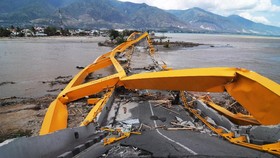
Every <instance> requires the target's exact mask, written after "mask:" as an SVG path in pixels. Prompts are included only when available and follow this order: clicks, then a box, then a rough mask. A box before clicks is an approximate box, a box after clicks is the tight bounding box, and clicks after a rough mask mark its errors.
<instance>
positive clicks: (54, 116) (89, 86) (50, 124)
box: [40, 33, 148, 135]
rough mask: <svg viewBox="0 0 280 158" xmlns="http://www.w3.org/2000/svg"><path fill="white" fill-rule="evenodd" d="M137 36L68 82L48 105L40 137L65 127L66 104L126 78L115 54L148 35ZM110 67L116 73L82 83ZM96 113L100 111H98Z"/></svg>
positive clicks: (109, 87)
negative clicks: (96, 72)
mask: <svg viewBox="0 0 280 158" xmlns="http://www.w3.org/2000/svg"><path fill="white" fill-rule="evenodd" d="M137 34H140V33H134V34H133V35H132V36H130V37H129V40H128V41H127V42H124V43H122V44H120V45H118V46H117V47H116V48H115V49H113V50H112V51H111V52H108V53H105V54H103V55H101V56H99V57H98V58H97V59H96V60H95V61H94V63H92V64H90V65H88V66H87V67H85V68H84V69H83V70H82V71H80V72H79V73H78V74H77V75H76V76H75V77H74V78H73V79H72V80H71V81H70V83H69V84H68V85H67V86H66V87H65V88H64V90H63V91H62V92H61V93H60V94H59V95H58V97H57V98H56V99H55V100H54V101H53V102H52V103H51V104H50V106H49V108H48V111H47V113H46V115H45V117H44V121H43V123H42V126H41V130H40V135H44V134H48V133H51V132H54V131H57V130H61V129H64V128H66V127H67V118H68V111H67V106H66V104H67V103H69V102H71V101H74V100H77V99H80V98H83V97H85V96H90V95H93V94H97V93H99V92H101V91H103V90H104V89H111V88H112V87H115V86H116V85H117V83H118V82H119V79H120V78H121V77H125V76H126V73H125V71H124V69H123V68H122V66H121V65H120V63H119V62H118V61H117V60H116V59H115V55H116V54H117V53H120V52H124V51H125V50H126V49H127V48H129V47H131V46H133V45H134V44H135V43H137V42H139V41H140V40H142V39H144V38H147V37H148V33H143V34H141V35H140V36H139V37H138V38H136V37H135V35H137ZM132 38H133V39H132ZM110 65H113V66H114V68H115V69H116V71H117V73H115V74H111V75H109V76H107V77H104V78H101V79H98V80H94V81H91V82H87V83H83V82H84V80H85V78H86V77H87V76H88V75H89V74H90V73H93V72H95V71H97V70H100V69H103V68H106V67H108V66H110ZM105 100H106V99H105ZM105 103H106V102H105V101H103V102H102V103H101V102H100V103H99V104H98V106H100V107H102V106H103V105H101V104H105ZM97 109H98V108H97ZM98 111H100V110H99V109H98ZM98 111H96V109H94V110H93V112H92V113H96V112H98ZM95 116H96V115H95ZM89 118H90V119H89ZM89 118H88V119H87V121H89V120H93V119H94V117H89Z"/></svg>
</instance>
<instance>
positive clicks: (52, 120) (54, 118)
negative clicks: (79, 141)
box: [40, 99, 68, 135]
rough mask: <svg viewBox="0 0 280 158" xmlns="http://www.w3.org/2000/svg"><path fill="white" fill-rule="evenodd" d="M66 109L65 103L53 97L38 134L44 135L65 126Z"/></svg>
mask: <svg viewBox="0 0 280 158" xmlns="http://www.w3.org/2000/svg"><path fill="white" fill-rule="evenodd" d="M67 117H68V111H67V107H66V105H64V104H63V103H62V102H60V101H59V100H58V99H55V100H54V101H53V102H52V103H51V105H50V106H49V108H48V111H47V113H46V115H45V118H44V121H43V124H42V127H41V130H40V135H45V134H48V133H51V132H54V131H57V130H60V129H64V128H66V127H67Z"/></svg>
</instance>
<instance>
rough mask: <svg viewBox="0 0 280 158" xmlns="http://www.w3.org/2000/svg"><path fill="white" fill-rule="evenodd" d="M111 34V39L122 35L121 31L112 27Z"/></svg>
mask: <svg viewBox="0 0 280 158" xmlns="http://www.w3.org/2000/svg"><path fill="white" fill-rule="evenodd" d="M109 36H110V38H111V40H114V39H116V38H117V37H119V36H120V33H119V32H118V31H116V30H113V29H112V30H110V31H109Z"/></svg>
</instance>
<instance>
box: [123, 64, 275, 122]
mask: <svg viewBox="0 0 280 158" xmlns="http://www.w3.org/2000/svg"><path fill="white" fill-rule="evenodd" d="M121 82H122V83H123V85H124V86H125V87H126V88H129V89H157V90H187V91H199V92H224V91H227V92H228V93H229V94H230V95H231V96H233V97H234V98H235V100H236V101H238V102H239V103H240V104H241V105H242V106H243V107H244V108H245V109H246V110H248V112H249V113H250V114H251V115H252V116H253V117H254V118H255V119H256V120H257V121H259V122H260V123H261V124H263V125H275V124H279V123H280V115H279V114H280V85H279V84H277V83H275V82H273V81H271V80H269V79H267V78H265V77H263V76H261V75H259V74H257V73H255V72H253V71H249V70H246V69H239V68H197V69H184V70H173V71H162V72H152V73H142V74H136V75H132V76H129V77H124V78H122V79H121Z"/></svg>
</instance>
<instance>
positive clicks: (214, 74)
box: [40, 33, 280, 154]
mask: <svg viewBox="0 0 280 158" xmlns="http://www.w3.org/2000/svg"><path fill="white" fill-rule="evenodd" d="M145 38H146V39H147V41H148V45H149V48H150V55H151V56H152V55H154V51H155V49H154V47H153V46H152V42H151V41H150V38H149V35H148V33H143V34H140V33H133V34H132V35H131V36H129V38H128V39H127V42H124V43H122V44H120V45H119V46H117V47H116V48H114V49H113V50H112V51H111V52H108V53H106V54H103V55H101V56H100V57H98V58H97V59H96V60H95V61H94V63H92V64H90V65H89V66H87V67H86V68H85V69H83V70H82V71H81V72H80V73H78V74H77V75H76V76H75V77H74V78H73V79H72V81H71V82H70V83H69V84H68V85H67V86H66V87H65V89H64V90H63V91H62V92H61V93H60V94H59V95H58V97H57V98H56V99H55V100H54V101H53V102H52V103H51V104H50V106H49V108H48V111H47V113H46V115H45V118H44V121H43V124H42V127H41V131H40V135H45V134H48V133H51V132H54V131H57V130H60V129H64V128H66V127H67V118H68V112H67V105H66V104H67V103H69V102H71V101H74V100H77V99H80V98H83V97H85V96H90V95H92V94H96V93H99V92H101V91H103V90H105V89H107V90H109V89H110V92H111V91H113V90H114V87H116V86H125V87H126V88H129V89H158V90H188V91H200V92H224V91H227V92H228V93H229V94H230V95H231V96H233V97H234V98H235V99H236V100H237V101H238V102H239V103H240V104H241V105H242V106H243V107H244V108H246V109H247V110H248V111H249V112H250V113H251V115H252V116H253V117H254V118H255V119H256V121H257V122H259V123H261V124H263V125H273V124H279V123H280V115H279V113H280V105H279V104H280V85H279V84H277V83H275V82H273V81H271V80H269V79H267V78H265V77H263V76H261V75H259V74H257V73H255V72H252V71H249V70H246V69H238V68H198V69H184V70H171V71H161V72H150V73H143V74H135V75H132V76H127V75H126V73H125V71H124V69H123V67H122V66H121V65H120V63H119V62H118V61H117V59H116V58H115V56H116V55H117V54H118V53H121V52H124V51H125V50H127V49H128V48H131V47H133V46H134V45H135V44H136V43H138V42H139V41H141V40H143V39H145ZM110 65H113V66H114V68H115V69H116V72H117V73H115V74H111V75H109V76H107V77H104V78H101V79H98V80H94V81H90V82H87V83H83V82H84V80H85V78H86V76H88V75H89V74H90V73H92V72H95V71H97V70H99V69H102V68H105V67H108V66H110ZM164 67H166V65H163V68H164ZM110 92H109V93H108V94H106V95H105V96H104V97H103V98H102V99H100V100H99V101H97V102H96V100H95V101H93V99H91V101H93V102H95V103H96V105H95V106H96V107H94V108H93V109H92V110H91V112H90V115H89V116H88V117H87V118H86V119H85V120H84V121H83V122H82V124H81V125H87V124H88V123H89V122H92V121H93V120H94V119H95V117H96V116H97V114H98V113H99V112H100V110H101V109H102V107H103V106H104V104H106V101H107V98H108V97H109V96H110ZM89 102H90V101H89ZM189 110H192V111H193V112H194V113H196V112H195V110H194V109H189ZM198 117H199V116H198ZM232 117H236V116H232ZM209 127H210V129H212V130H214V131H216V133H218V134H219V133H220V134H221V135H222V136H223V137H225V138H228V139H229V140H230V141H231V142H233V143H236V144H240V142H241V144H240V145H243V146H248V147H251V148H255V149H258V150H265V151H269V152H271V153H274V152H275V151H276V150H277V151H278V152H276V154H279V149H280V147H279V143H276V144H273V145H267V146H262V147H259V146H256V145H255V146H254V145H251V144H249V145H248V143H245V138H243V137H242V138H234V136H233V135H232V133H226V134H225V133H221V129H215V128H214V127H213V128H212V127H211V126H209ZM272 149H273V151H272Z"/></svg>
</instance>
